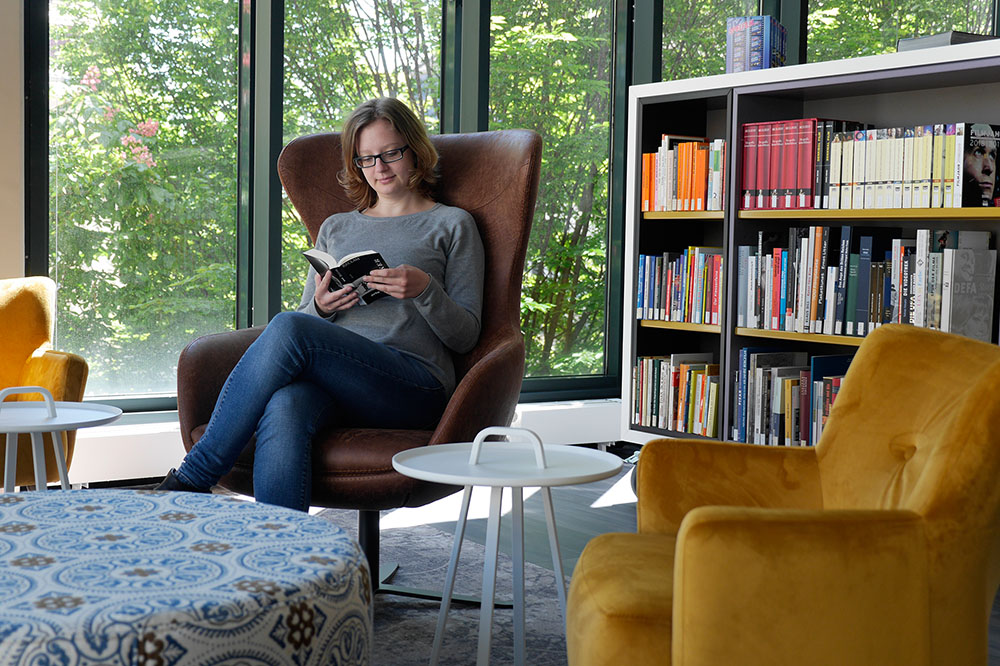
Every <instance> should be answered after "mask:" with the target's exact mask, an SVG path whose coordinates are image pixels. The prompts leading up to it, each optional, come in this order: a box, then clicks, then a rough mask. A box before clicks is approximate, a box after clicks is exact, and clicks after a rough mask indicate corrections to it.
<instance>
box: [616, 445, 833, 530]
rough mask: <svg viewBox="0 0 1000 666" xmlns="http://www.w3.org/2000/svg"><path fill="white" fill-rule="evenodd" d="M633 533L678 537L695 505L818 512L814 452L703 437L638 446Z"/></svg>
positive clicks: (819, 506) (818, 483)
mask: <svg viewBox="0 0 1000 666" xmlns="http://www.w3.org/2000/svg"><path fill="white" fill-rule="evenodd" d="M636 474H637V476H636V486H637V491H638V496H639V502H638V505H637V506H638V509H637V512H638V530H639V531H640V532H658V533H664V534H677V531H678V530H679V529H680V525H681V521H682V520H684V516H685V515H687V513H688V512H689V511H691V510H692V509H694V508H696V507H699V506H706V505H722V506H748V507H753V506H757V507H769V508H796V509H819V508H822V506H823V498H822V491H821V488H820V482H819V466H818V464H817V461H816V450H815V449H814V448H811V447H810V448H804V447H803V448H799V447H784V446H760V445H757V444H734V443H726V442H712V441H706V440H703V439H698V440H695V439H658V440H653V441H651V442H649V443H648V444H646V445H645V446H643V447H642V452H641V453H640V455H639V464H638V466H637V470H636Z"/></svg>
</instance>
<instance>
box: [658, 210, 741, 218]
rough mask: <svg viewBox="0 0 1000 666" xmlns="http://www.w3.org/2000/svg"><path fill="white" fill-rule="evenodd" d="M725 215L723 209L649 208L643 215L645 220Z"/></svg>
mask: <svg viewBox="0 0 1000 666" xmlns="http://www.w3.org/2000/svg"><path fill="white" fill-rule="evenodd" d="M725 215H726V214H725V212H724V211H721V210H684V211H680V210H672V211H671V210H655V211H651V210H647V211H644V212H643V214H642V217H643V219H645V220H721V219H724V218H725Z"/></svg>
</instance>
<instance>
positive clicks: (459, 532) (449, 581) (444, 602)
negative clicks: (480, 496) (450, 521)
mask: <svg viewBox="0 0 1000 666" xmlns="http://www.w3.org/2000/svg"><path fill="white" fill-rule="evenodd" d="M471 499H472V486H466V487H465V492H464V493H462V508H461V509H460V510H459V512H458V523H457V524H456V525H455V541H454V543H452V545H451V559H450V560H448V573H447V575H446V576H445V579H444V594H442V595H441V611H440V612H439V613H438V621H437V629H435V630H434V648H433V649H432V650H431V666H437V663H438V659H439V658H440V657H441V644H442V643H443V642H444V626H445V623H446V622H447V621H448V607H449V606H451V593H452V591H454V589H455V571H456V570H457V569H458V556H459V555H460V554H461V552H462V540H463V539H464V538H465V522H466V519H467V518H468V517H469V502H470V500H471Z"/></svg>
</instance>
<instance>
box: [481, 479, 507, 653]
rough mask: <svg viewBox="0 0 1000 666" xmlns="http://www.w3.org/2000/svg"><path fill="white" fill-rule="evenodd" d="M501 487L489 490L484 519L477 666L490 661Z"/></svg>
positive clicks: (498, 545) (498, 544) (501, 496)
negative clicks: (483, 551) (484, 532)
mask: <svg viewBox="0 0 1000 666" xmlns="http://www.w3.org/2000/svg"><path fill="white" fill-rule="evenodd" d="M501 498H503V487H501V486H494V487H493V488H492V489H491V490H490V517H489V519H488V520H487V521H486V551H485V553H484V560H483V605H482V607H481V609H480V613H479V652H478V656H477V657H476V664H477V665H478V666H485V664H488V663H490V639H491V638H492V633H493V597H494V593H495V592H496V582H497V551H498V550H499V547H500V500H501Z"/></svg>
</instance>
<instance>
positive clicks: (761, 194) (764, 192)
mask: <svg viewBox="0 0 1000 666" xmlns="http://www.w3.org/2000/svg"><path fill="white" fill-rule="evenodd" d="M771 126H772V123H769V122H764V123H758V125H757V205H756V206H755V208H757V209H762V208H770V207H771Z"/></svg>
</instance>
